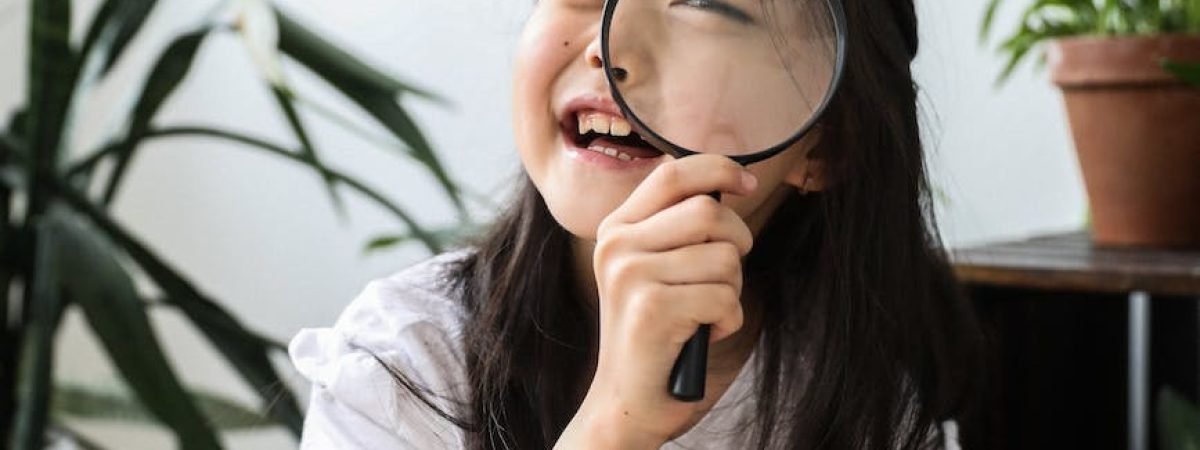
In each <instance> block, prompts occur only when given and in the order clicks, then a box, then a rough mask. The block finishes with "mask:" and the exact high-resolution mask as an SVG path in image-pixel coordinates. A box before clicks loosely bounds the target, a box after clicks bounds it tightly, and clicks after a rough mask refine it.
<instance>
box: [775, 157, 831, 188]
mask: <svg viewBox="0 0 1200 450" xmlns="http://www.w3.org/2000/svg"><path fill="white" fill-rule="evenodd" d="M825 180H826V175H825V164H824V162H823V161H822V160H820V159H815V158H812V159H810V158H805V159H804V160H803V162H802V163H801V164H796V166H795V167H793V168H792V170H790V171H788V173H787V175H786V176H784V178H783V181H784V182H785V183H787V184H790V185H792V186H793V187H795V188H796V189H798V190H799V191H800V193H801V194H807V193H809V192H819V191H823V190H825V186H826V182H825Z"/></svg>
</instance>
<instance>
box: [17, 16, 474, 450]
mask: <svg viewBox="0 0 1200 450" xmlns="http://www.w3.org/2000/svg"><path fill="white" fill-rule="evenodd" d="M156 3H157V2H156V1H155V0H105V1H104V2H103V3H102V4H101V6H100V8H99V10H98V12H97V13H96V14H95V16H94V17H93V18H92V19H91V21H90V23H89V24H87V29H86V32H85V33H83V36H84V37H83V39H82V40H81V41H80V42H72V40H71V38H70V36H71V35H72V32H71V24H72V21H71V16H72V14H73V12H72V2H71V1H70V0H34V1H30V2H29V6H28V8H29V12H30V15H29V34H28V35H29V51H28V55H29V61H28V65H27V75H28V80H29V81H28V90H27V92H26V97H25V100H24V106H23V107H20V108H18V110H17V111H15V112H14V113H13V114H12V116H11V119H10V120H9V123H8V124H7V126H6V127H5V128H3V129H0V218H4V220H2V221H0V293H2V294H0V334H2V335H0V442H2V443H3V444H4V445H8V446H9V448H14V449H40V448H42V447H43V444H44V442H45V441H44V440H45V438H46V436H47V434H55V433H58V434H60V435H61V434H66V435H68V436H76V437H78V435H77V434H75V433H73V432H72V431H71V430H70V429H69V428H67V427H65V426H64V425H63V424H62V423H59V422H57V421H56V420H55V418H56V417H58V416H59V415H60V414H66V415H71V414H79V413H80V411H79V410H70V409H69V408H68V406H69V405H72V404H73V403H70V402H67V403H64V400H70V399H72V398H74V399H76V400H78V398H79V397H80V396H81V395H83V394H81V393H80V392H79V391H78V390H77V389H76V390H73V389H72V388H70V387H69V386H68V387H64V386H60V387H58V388H57V390H56V388H55V386H54V382H53V381H52V380H53V374H54V368H53V366H52V361H53V351H54V342H55V336H56V331H57V329H58V328H59V326H60V323H61V319H62V317H63V314H64V312H65V311H67V310H69V309H71V308H78V309H79V311H80V312H81V313H82V315H83V317H84V318H85V319H86V321H87V323H88V324H89V326H90V327H91V329H92V330H93V331H94V334H95V336H97V337H98V339H99V341H100V344H101V345H102V346H103V348H104V349H105V351H106V353H107V355H108V356H109V358H110V360H111V361H112V363H113V365H114V367H115V368H116V369H117V372H118V373H119V374H120V375H121V377H122V378H123V379H124V380H125V382H126V383H125V384H127V385H128V386H129V388H130V390H131V391H132V394H133V397H134V398H136V399H137V403H138V404H139V405H140V407H141V408H144V411H146V412H148V413H149V415H150V416H152V417H153V418H154V419H155V420H156V421H157V422H159V423H161V424H163V425H165V426H166V427H168V428H169V429H170V430H171V431H172V432H173V433H174V434H175V435H176V438H177V441H178V443H179V446H180V447H182V448H189V449H191V448H197V449H199V448H205V449H207V448H219V447H220V438H219V435H218V433H217V430H218V429H225V428H228V427H227V426H225V425H228V424H225V425H223V424H222V422H221V421H220V420H219V419H220V418H219V417H213V416H212V411H213V407H212V403H213V402H211V401H206V398H207V397H204V396H199V397H198V396H196V395H193V394H192V391H191V390H190V389H188V388H186V387H185V386H183V383H181V382H180V381H179V379H178V378H177V376H176V374H175V370H174V369H173V368H172V367H171V366H170V364H168V362H167V358H166V356H165V354H164V352H165V349H164V348H162V347H161V345H160V344H159V341H158V339H157V336H156V333H155V331H154V328H153V325H152V322H151V320H150V318H149V316H148V312H147V310H148V309H149V308H151V307H160V308H161V307H167V308H174V309H175V310H177V311H178V312H180V313H181V314H182V315H183V316H185V317H186V318H187V319H188V320H189V321H190V322H191V323H192V324H194V325H195V326H196V327H197V328H198V329H199V330H200V331H201V333H202V334H203V335H204V336H205V337H206V338H207V339H208V340H209V341H210V342H211V344H212V346H213V347H214V348H215V349H216V350H217V351H218V352H219V353H220V354H221V355H223V356H224V357H225V359H226V360H228V362H229V364H230V366H231V367H232V368H233V369H234V370H235V371H236V372H237V373H238V374H239V375H240V376H241V377H242V379H243V380H244V381H245V382H246V384H247V385H248V386H249V387H251V389H252V390H253V391H254V392H256V393H257V395H258V396H259V397H260V398H261V401H262V405H263V406H262V408H261V411H262V416H263V417H266V418H269V420H270V421H272V422H273V423H276V424H282V425H283V426H286V427H287V428H288V429H289V430H290V431H291V432H292V433H293V434H294V435H298V433H299V432H300V428H301V423H302V420H303V413H302V411H301V410H300V407H299V405H298V402H297V401H296V399H295V397H294V395H293V393H291V392H289V391H288V389H287V388H286V387H284V385H283V384H282V383H280V377H279V374H278V373H277V372H276V370H275V368H274V367H273V366H272V364H271V361H270V359H269V357H270V355H271V354H272V353H274V352H279V351H281V350H282V349H283V346H282V344H280V343H278V342H276V341H274V340H272V339H270V338H268V337H264V336H262V335H260V334H258V333H256V332H254V331H252V330H251V329H250V328H248V327H246V326H245V325H243V324H242V322H241V321H240V320H238V319H237V318H236V317H234V316H232V315H231V314H229V313H228V312H227V311H226V310H225V309H224V308H222V307H221V306H220V302H218V301H216V299H214V298H212V297H211V296H209V295H208V294H206V293H205V292H204V290H203V289H202V288H201V287H200V286H197V285H196V284H194V283H192V282H191V281H189V280H188V278H187V277H186V276H185V275H184V274H183V272H181V271H180V270H179V269H178V268H176V267H174V266H173V265H172V264H171V263H170V262H169V261H166V260H164V259H163V258H161V257H160V256H158V255H157V254H156V253H155V252H154V251H153V250H152V249H151V248H150V246H149V245H148V244H147V243H145V242H143V241H142V240H141V239H140V238H139V237H138V236H136V235H135V234H134V233H132V232H130V231H129V230H128V229H127V228H126V227H124V226H123V225H122V224H121V223H119V221H117V220H115V219H114V218H113V217H112V215H111V213H110V210H109V209H110V206H111V205H112V203H113V201H114V199H115V198H117V196H118V195H119V193H120V188H121V186H122V181H123V180H124V179H125V175H126V174H127V172H128V169H129V167H130V162H131V161H133V159H134V158H135V157H136V156H137V155H138V154H139V153H140V152H141V151H142V149H143V144H145V143H147V142H149V141H152V140H161V139H171V138H206V139H213V140H216V141H224V142H226V143H229V144H233V145H232V146H233V147H234V148H238V149H245V150H248V151H261V152H266V153H268V154H272V155H276V156H279V157H281V158H283V159H285V160H287V161H290V162H292V163H295V164H297V165H298V166H299V167H301V168H303V169H305V170H309V171H312V172H313V173H314V174H316V175H317V176H318V177H319V179H320V180H321V181H322V182H323V183H324V184H325V185H326V186H327V190H328V193H329V195H330V198H331V199H332V200H333V201H334V202H335V204H337V205H339V207H340V205H341V200H340V198H341V194H342V192H343V190H349V191H351V192H353V193H355V194H357V195H361V196H363V197H365V198H366V199H368V200H370V201H372V202H374V203H376V204H378V205H379V206H380V207H382V208H383V209H385V210H387V211H389V212H390V213H392V214H393V215H394V216H395V217H396V218H397V219H398V221H399V222H400V223H401V225H402V226H403V230H404V231H403V233H402V234H400V236H402V237H403V239H401V238H390V239H384V240H383V241H381V240H379V239H377V240H375V241H373V242H372V244H371V245H372V247H378V246H382V245H388V244H395V243H397V242H402V241H416V242H419V243H421V244H423V245H424V246H425V247H426V248H428V249H429V250H430V251H432V252H436V251H439V250H440V249H441V245H442V238H443V237H445V236H449V235H453V234H454V231H455V230H460V229H469V227H466V228H463V227H461V226H460V224H456V225H454V226H451V227H449V228H448V229H447V230H437V229H430V228H427V227H425V226H422V225H421V224H420V223H418V222H417V221H416V220H415V218H414V217H413V216H412V215H410V214H409V213H408V212H407V211H405V210H404V209H403V208H401V207H400V206H398V205H397V204H396V203H394V202H392V201H391V200H389V199H388V198H387V197H385V196H384V195H382V194H380V193H378V192H376V191H375V190H373V189H372V188H370V187H369V186H366V185H365V184H363V183H362V182H359V181H357V180H356V179H355V178H354V177H352V176H351V175H348V174H345V173H342V172H340V171H338V170H336V169H333V168H331V167H329V166H327V165H325V164H324V163H323V161H322V160H321V158H320V157H319V155H318V152H317V151H316V148H315V145H314V144H313V141H312V139H310V137H309V133H308V132H307V130H306V127H305V125H304V121H303V120H302V118H301V116H300V114H299V109H300V107H301V106H304V104H301V103H300V102H299V100H301V98H300V97H299V96H298V95H297V93H296V92H294V91H293V90H292V89H291V88H290V87H289V85H288V84H287V81H286V78H285V77H284V76H283V72H282V71H281V70H280V69H279V64H278V63H279V62H278V59H280V58H288V59H290V60H292V61H294V62H296V63H298V65H299V66H302V67H304V68H306V69H307V70H309V71H311V72H312V73H314V74H316V75H317V76H319V77H320V78H321V79H323V80H324V81H325V82H326V83H327V84H328V85H329V86H330V87H332V88H333V89H335V90H337V91H338V92H340V93H341V94H342V95H343V96H345V97H346V98H347V99H349V100H350V101H351V102H353V103H354V104H355V105H357V106H358V107H359V108H361V109H362V110H363V111H365V112H366V113H368V114H369V115H370V116H371V117H373V118H374V120H375V121H376V122H378V125H380V126H381V127H382V128H383V129H385V130H386V131H387V132H388V133H389V134H390V136H389V137H388V138H387V139H388V142H387V143H386V144H385V145H387V146H389V147H394V148H397V149H399V150H400V154H401V155H403V156H404V157H406V158H408V159H410V160H411V161H413V162H415V163H417V164H419V165H420V166H421V167H422V168H424V169H425V170H426V171H427V172H428V173H429V174H430V175H431V177H432V179H433V180H434V181H435V182H436V184H437V185H438V186H440V189H441V190H442V191H444V192H445V194H446V196H447V198H448V199H449V201H450V202H451V203H452V204H453V205H454V206H455V208H456V209H457V211H459V218H460V222H462V224H468V223H469V216H468V215H467V214H466V209H465V207H464V204H463V194H462V192H461V190H460V189H459V187H458V186H457V185H456V184H455V183H454V182H453V181H452V180H451V178H450V177H449V176H448V174H447V173H446V171H445V170H444V168H443V166H442V164H441V163H440V162H439V160H438V158H437V155H436V154H435V153H434V152H433V149H432V148H431V147H430V145H429V143H428V141H427V140H426V139H425V138H424V136H423V135H422V133H421V131H420V129H419V128H418V126H417V125H416V123H415V122H414V121H413V120H412V119H411V117H410V116H409V115H408V113H407V112H406V111H405V109H404V107H403V106H402V105H401V104H400V98H401V97H402V96H418V97H424V98H426V99H433V100H436V99H435V98H434V97H433V96H431V95H429V94H427V93H425V92H423V91H421V90H418V89H416V88H414V87H412V86H410V85H408V84H406V83H404V82H401V81H400V80H398V79H396V78H394V77H392V76H389V75H387V74H385V73H383V72H381V71H379V70H376V69H375V68H373V67H371V66H370V65H368V64H366V63H364V62H362V61H361V60H359V59H357V58H355V57H353V56H352V55H350V54H349V53H347V52H345V51H344V50H342V49H340V48H338V47H337V46H335V45H333V44H331V43H330V42H328V41H327V40H325V39H323V38H322V37H321V36H319V35H318V34H317V33H314V32H312V31H310V30H309V29H307V28H305V27H304V26H302V25H301V24H299V23H298V22H296V21H295V20H293V19H291V18H290V17H289V16H288V15H286V14H284V13H282V12H281V11H278V10H276V9H274V8H273V7H272V6H270V5H269V4H268V3H266V2H265V1H264V0H236V1H235V2H233V3H229V2H226V3H227V4H225V5H223V8H229V7H232V8H234V10H235V11H237V13H236V17H237V20H236V21H233V22H232V23H231V22H230V21H228V20H223V19H220V18H219V17H218V16H219V14H212V15H210V16H209V17H206V18H204V20H203V21H202V22H201V24H200V25H199V26H198V27H196V28H195V29H191V30H188V31H186V32H183V33H180V34H178V35H177V36H175V37H174V38H173V39H172V41H171V42H170V44H169V45H168V46H167V47H166V49H165V50H163V51H162V52H161V54H160V55H159V56H158V59H157V61H156V62H155V63H154V64H153V65H152V66H151V67H150V68H149V70H148V71H147V72H146V75H145V81H144V84H142V85H141V86H140V88H139V89H138V90H137V91H136V92H132V93H131V94H133V95H134V97H135V98H136V100H135V102H134V103H133V107H132V108H131V110H130V111H128V113H127V114H126V115H125V116H123V117H121V118H120V119H121V120H122V122H123V124H124V125H123V127H121V129H120V130H119V131H118V132H117V133H115V134H114V135H113V136H111V140H109V141H108V142H107V143H106V144H105V145H102V146H100V148H97V149H93V150H92V151H90V152H83V153H82V155H83V156H82V157H79V156H76V155H79V154H80V153H79V152H74V151H72V150H73V149H71V148H69V143H71V142H72V139H71V134H72V131H73V130H74V129H73V126H72V122H73V120H74V118H75V116H76V114H77V112H78V109H79V105H80V103H81V102H82V101H83V100H82V98H83V95H84V94H85V93H86V92H87V91H88V90H89V89H91V88H92V87H93V86H94V85H95V84H96V83H98V82H99V81H101V80H103V79H105V77H107V76H108V75H109V74H110V73H111V69H112V68H113V67H114V66H115V65H117V64H118V63H120V61H121V56H122V54H123V52H124V50H125V49H126V48H127V47H128V46H129V44H130V42H131V41H132V40H134V39H135V38H137V37H138V33H139V30H141V29H142V27H143V25H144V23H145V22H146V19H147V17H148V16H149V15H150V12H151V10H152V9H153V8H154V6H155V4H156ZM227 10H228V9H222V11H227ZM215 33H239V34H240V35H241V36H243V38H244V39H245V40H246V42H247V43H248V44H249V47H250V50H251V54H252V56H254V59H255V60H256V61H258V62H259V67H260V68H261V69H262V70H261V72H262V75H263V78H264V79H266V80H267V81H268V87H269V89H270V90H271V92H272V93H273V94H274V100H275V101H276V103H277V104H278V106H279V108H280V111H281V112H282V113H283V116H284V117H285V118H286V120H287V123H288V124H289V126H290V129H291V131H292V132H293V133H294V135H295V137H296V138H297V141H298V142H299V146H298V148H294V149H293V148H287V147H285V146H282V145H278V144H275V143H272V142H270V141H267V140H264V139H261V138H258V137H254V136H251V135H247V134H244V133H242V132H239V131H234V130H226V129H215V128H208V127H196V126H173V127H159V126H156V124H155V123H154V119H155V117H156V115H157V114H158V112H159V110H160V108H161V107H162V105H163V104H164V103H165V101H166V100H167V99H168V98H169V97H170V96H171V95H172V93H173V92H174V91H175V90H176V88H177V87H178V86H179V85H180V84H181V83H182V82H183V81H184V79H185V78H186V77H187V75H188V73H189V71H190V69H191V67H192V64H193V62H194V61H195V58H196V55H197V54H198V53H199V52H200V50H201V49H202V47H203V45H204V42H205V41H206V39H208V38H209V37H210V36H211V35H213V34H215ZM316 112H318V113H321V114H326V115H327V116H328V115H329V114H331V113H329V112H328V111H326V110H321V109H318V110H317V111H316ZM333 118H334V119H338V123H341V124H348V123H349V121H347V120H344V119H340V118H336V117H333ZM105 164H107V166H106V167H110V168H111V170H107V171H105V170H100V169H98V167H101V166H105ZM14 205H15V206H14ZM384 241H385V242H384ZM138 277H141V278H144V279H148V280H149V281H151V282H152V284H153V285H155V286H156V287H157V289H158V291H160V292H161V293H162V294H161V297H160V298H146V297H145V295H144V294H143V292H141V291H139V290H138V289H135V284H134V281H133V280H134V279H135V278H138ZM93 397H94V396H93ZM92 400H96V398H92ZM109 400H110V403H108V405H109V406H112V405H113V404H114V403H112V402H111V401H112V399H111V398H109ZM64 405H66V406H64ZM223 405H224V404H223ZM224 406H226V407H227V408H225V409H224V411H227V412H228V411H241V410H243V409H245V408H242V407H236V406H234V407H229V405H224ZM55 408H59V410H55ZM231 408H232V409H231ZM218 410H220V409H219V408H218ZM72 411H74V412H72ZM239 414H240V413H239ZM80 442H82V443H83V445H85V446H88V447H89V448H93V447H96V445H95V444H94V443H88V442H86V440H85V439H82V438H80Z"/></svg>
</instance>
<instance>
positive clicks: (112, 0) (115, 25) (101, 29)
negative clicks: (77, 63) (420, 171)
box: [80, 0, 157, 77]
mask: <svg viewBox="0 0 1200 450" xmlns="http://www.w3.org/2000/svg"><path fill="white" fill-rule="evenodd" d="M156 3H157V2H156V1H155V0H105V1H104V4H102V5H100V9H99V10H98V11H97V12H96V15H95V17H94V18H93V19H92V24H91V26H90V27H89V28H88V31H87V35H86V36H85V37H84V39H83V50H82V51H81V55H80V58H84V59H86V58H89V57H91V54H92V52H98V54H97V57H98V58H100V66H99V76H101V77H103V76H105V75H107V74H108V72H109V71H110V70H112V68H113V66H114V65H115V64H116V62H117V61H118V60H119V59H120V58H121V55H122V54H123V53H124V51H125V47H126V46H128V45H129V42H130V41H132V40H133V38H134V36H136V35H137V33H138V31H141V29H142V25H143V24H145V23H146V18H147V17H149V16H150V11H151V10H153V9H154V5H155V4H156ZM81 64H82V63H81Z"/></svg>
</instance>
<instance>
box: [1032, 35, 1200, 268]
mask: <svg viewBox="0 0 1200 450" xmlns="http://www.w3.org/2000/svg"><path fill="white" fill-rule="evenodd" d="M1048 56H1049V63H1050V68H1051V76H1052V77H1053V79H1054V83H1055V84H1057V85H1058V86H1059V87H1061V88H1062V90H1063V99H1064V101H1065V103H1066V107H1067V115H1068V117H1069V119H1070V122H1071V132H1072V134H1073V135H1074V138H1075V148H1076V151H1077V153H1078V155H1079V165H1080V168H1081V169H1082V170H1083V179H1084V183H1085V184H1086V185H1087V193H1088V197H1089V200H1090V204H1091V211H1092V238H1093V241H1094V242H1095V243H1097V244H1100V245H1113V246H1154V247H1200V88H1196V87H1192V86H1188V85H1186V84H1184V83H1183V82H1181V81H1179V80H1178V79H1176V78H1175V77H1173V76H1172V75H1171V74H1170V73H1169V72H1166V71H1165V70H1163V69H1162V67H1161V65H1160V64H1161V61H1162V60H1163V59H1164V58H1166V59H1170V60H1175V61H1181V62H1200V35H1197V34H1191V35H1159V36H1149V37H1122V38H1104V37H1079V38H1070V39H1063V40H1059V41H1056V42H1054V43H1053V44H1052V45H1051V46H1050V52H1049V55H1048Z"/></svg>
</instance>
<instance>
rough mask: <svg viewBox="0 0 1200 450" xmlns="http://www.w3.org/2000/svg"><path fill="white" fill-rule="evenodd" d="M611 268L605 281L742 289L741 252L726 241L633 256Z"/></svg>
mask: <svg viewBox="0 0 1200 450" xmlns="http://www.w3.org/2000/svg"><path fill="white" fill-rule="evenodd" d="M608 267H610V268H611V271H610V273H607V274H606V275H607V276H606V277H605V278H606V279H611V280H626V279H633V278H634V277H637V278H639V279H647V280H653V282H655V283H660V284H667V285H678V284H710V283H724V284H728V285H730V286H732V287H733V288H734V289H736V290H738V291H741V288H742V263H741V252H740V251H739V250H738V248H737V247H735V246H734V245H733V244H731V243H729V242H724V241H718V242H709V243H707V244H698V245H690V246H687V247H683V248H679V249H676V250H672V251H668V252H658V253H645V254H638V255H631V256H629V257H626V258H625V259H624V260H622V261H617V262H616V263H615V264H611V265H609V266H608Z"/></svg>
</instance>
